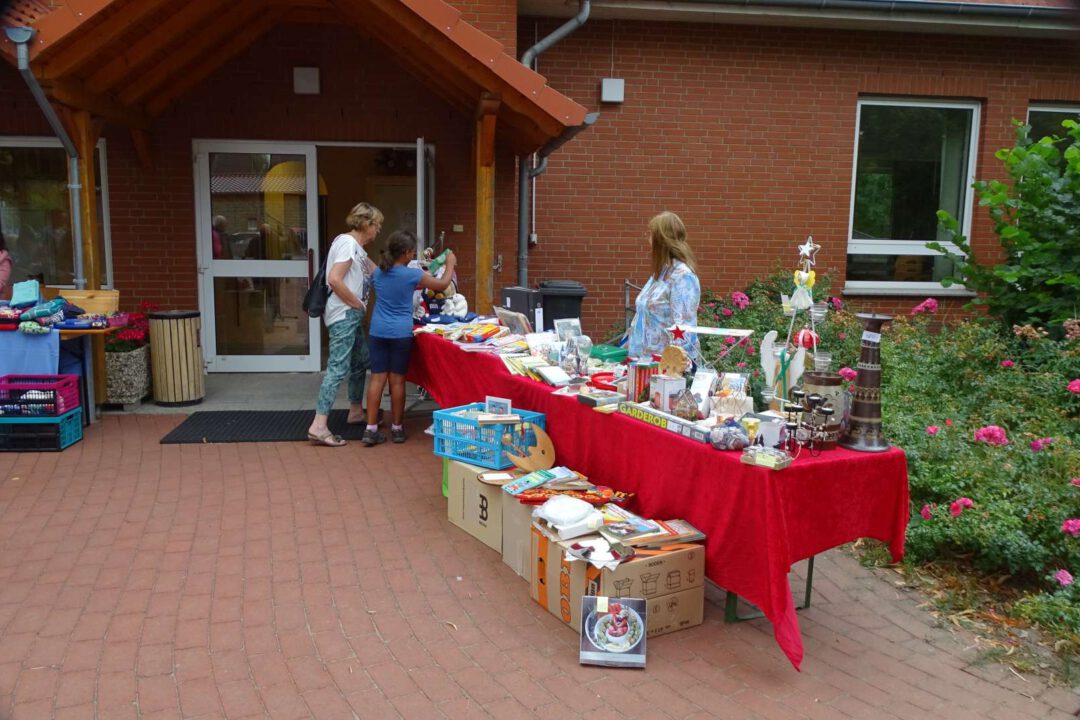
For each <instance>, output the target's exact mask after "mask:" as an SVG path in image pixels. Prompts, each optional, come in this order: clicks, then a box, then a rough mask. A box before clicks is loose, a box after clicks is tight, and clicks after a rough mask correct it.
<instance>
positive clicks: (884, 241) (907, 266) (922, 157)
mask: <svg viewBox="0 0 1080 720" xmlns="http://www.w3.org/2000/svg"><path fill="white" fill-rule="evenodd" d="M979 110H980V107H979V104H978V103H976V102H965V101H942V100H917V99H899V98H860V100H859V102H858V107H857V111H856V119H855V162H854V167H853V168H852V175H851V211H850V216H849V224H848V256H847V273H846V275H847V280H846V283H845V285H844V292H845V293H846V294H860V293H862V294H869V295H924V294H930V293H932V294H935V295H950V294H953V295H955V294H965V295H966V294H970V292H969V291H968V290H966V289H964V288H963V287H961V286H958V285H953V286H952V287H949V288H943V287H942V285H941V280H942V278H945V277H947V276H949V275H951V274H952V272H953V263H952V261H950V260H949V259H948V258H947V257H945V256H943V255H941V254H940V253H937V252H935V251H933V250H929V249H927V247H926V243H928V242H933V241H940V242H943V243H944V244H945V245H946V247H949V244H948V243H946V242H945V237H944V236H943V234H942V233H941V231H940V229H939V227H938V219H937V211H938V210H946V211H948V212H949V213H950V214H952V216H953V217H955V218H956V219H957V220H958V221H959V222H960V227H961V229H962V232H963V234H964V235H965V236H968V235H969V233H970V228H971V215H972V204H973V201H974V190H973V188H972V183H974V181H975V156H976V149H977V145H978V134H979V133H978V129H979ZM951 249H952V250H955V251H956V252H959V250H958V249H957V248H955V246H952V248H951Z"/></svg>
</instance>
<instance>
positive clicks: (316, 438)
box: [307, 430, 348, 447]
mask: <svg viewBox="0 0 1080 720" xmlns="http://www.w3.org/2000/svg"><path fill="white" fill-rule="evenodd" d="M307 439H308V440H310V441H311V442H313V443H318V444H319V445H325V446H327V447H344V446H345V445H348V443H347V442H345V440H344V439H342V437H341V436H340V435H335V434H334V433H332V432H330V431H329V430H327V431H326V434H325V435H316V434H315V433H311V432H309V433H308V434H307Z"/></svg>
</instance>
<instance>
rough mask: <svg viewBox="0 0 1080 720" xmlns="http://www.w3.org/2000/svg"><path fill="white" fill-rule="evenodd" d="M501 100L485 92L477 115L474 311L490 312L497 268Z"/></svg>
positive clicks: (475, 146) (475, 142) (475, 138)
mask: <svg viewBox="0 0 1080 720" xmlns="http://www.w3.org/2000/svg"><path fill="white" fill-rule="evenodd" d="M498 111H499V98H498V97H497V96H495V95H491V94H489V93H484V94H483V95H482V96H481V98H480V104H479V107H478V108H477V112H476V133H475V137H474V142H473V145H474V149H475V154H476V163H475V165H476V297H475V302H474V310H475V311H476V312H478V313H480V314H486V313H490V312H491V306H492V299H493V298H494V294H495V293H494V277H493V275H494V265H495V118H496V113H498Z"/></svg>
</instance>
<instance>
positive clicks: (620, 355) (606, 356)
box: [589, 345, 627, 363]
mask: <svg viewBox="0 0 1080 720" xmlns="http://www.w3.org/2000/svg"><path fill="white" fill-rule="evenodd" d="M626 355H627V353H626V348H621V347H615V346H614V345H593V349H592V351H591V352H590V353H589V357H594V358H596V359H597V360H600V361H602V362H606V363H621V362H622V361H623V360H625V359H626Z"/></svg>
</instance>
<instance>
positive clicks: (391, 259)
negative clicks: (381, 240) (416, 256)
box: [379, 230, 416, 272]
mask: <svg viewBox="0 0 1080 720" xmlns="http://www.w3.org/2000/svg"><path fill="white" fill-rule="evenodd" d="M415 249H416V235H414V234H413V233H411V232H409V231H408V230H395V231H394V232H393V234H392V235H390V238H389V239H388V240H387V241H386V247H385V248H383V251H382V254H381V255H380V256H379V267H380V268H381V269H382V271H383V272H390V268H392V267H394V265H397V261H398V260H400V259H401V257H402V256H403V255H404V254H405V253H408V252H412V251H413V250H415Z"/></svg>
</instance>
